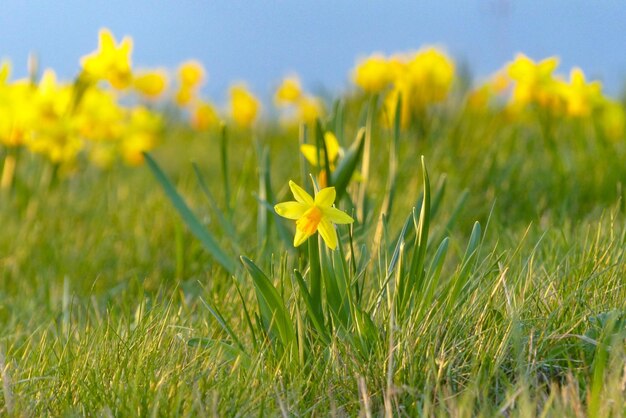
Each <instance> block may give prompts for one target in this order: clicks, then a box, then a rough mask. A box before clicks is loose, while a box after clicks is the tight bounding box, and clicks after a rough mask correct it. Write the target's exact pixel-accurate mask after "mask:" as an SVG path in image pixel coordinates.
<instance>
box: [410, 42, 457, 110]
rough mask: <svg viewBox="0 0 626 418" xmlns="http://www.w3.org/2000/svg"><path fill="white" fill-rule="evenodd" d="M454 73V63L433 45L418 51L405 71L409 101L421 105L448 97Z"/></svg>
mask: <svg viewBox="0 0 626 418" xmlns="http://www.w3.org/2000/svg"><path fill="white" fill-rule="evenodd" d="M454 75H455V69H454V63H453V62H452V60H451V59H450V58H448V56H447V55H446V54H445V53H443V52H442V51H440V50H438V49H436V48H433V47H430V48H427V49H425V50H421V51H418V52H417V53H416V54H415V56H414V57H413V59H412V60H411V61H409V63H408V68H407V72H406V77H407V78H408V80H409V84H410V85H411V90H412V91H411V100H410V101H411V102H412V103H413V105H417V106H421V107H423V106H426V105H428V104H430V103H437V102H441V101H442V100H444V99H445V98H446V97H448V93H449V92H450V89H451V87H452V82H453V81H454Z"/></svg>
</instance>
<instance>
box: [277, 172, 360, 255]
mask: <svg viewBox="0 0 626 418" xmlns="http://www.w3.org/2000/svg"><path fill="white" fill-rule="evenodd" d="M289 187H290V188H291V192H292V193H293V197H294V198H295V199H296V201H295V202H293V201H292V202H283V203H279V204H277V205H276V206H274V210H275V211H276V213H277V214H279V215H280V216H282V217H284V218H287V219H293V220H295V221H296V235H295V237H294V239H293V245H294V247H297V246H299V245H301V244H302V243H304V242H305V241H306V240H307V239H308V238H309V237H310V236H311V235H313V234H314V233H315V232H317V231H319V233H320V235H321V236H322V239H323V240H324V242H325V243H326V246H327V247H328V248H330V249H331V250H334V249H335V248H337V231H336V230H335V227H334V226H333V223H336V224H349V223H352V222H354V219H352V217H350V216H349V215H348V214H346V213H345V212H342V211H341V210H339V209H337V208H335V207H333V203H334V202H335V197H336V192H335V188H334V187H326V188H324V189H322V190H320V191H319V192H318V193H316V195H315V198H313V197H311V195H310V194H308V193H307V192H306V191H305V190H304V189H302V188H301V187H300V186H298V185H297V184H296V183H294V182H293V181H289Z"/></svg>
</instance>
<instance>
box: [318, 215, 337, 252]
mask: <svg viewBox="0 0 626 418" xmlns="http://www.w3.org/2000/svg"><path fill="white" fill-rule="evenodd" d="M317 230H318V231H320V235H321V236H322V238H323V239H324V242H325V243H326V246H327V247H328V248H330V249H331V250H334V249H335V248H337V231H335V227H334V226H333V224H331V223H330V221H329V220H328V219H322V220H321V222H320V224H319V226H318V227H317Z"/></svg>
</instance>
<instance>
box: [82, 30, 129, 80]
mask: <svg viewBox="0 0 626 418" xmlns="http://www.w3.org/2000/svg"><path fill="white" fill-rule="evenodd" d="M132 47H133V42H132V39H131V38H129V37H124V39H122V42H121V43H120V45H119V46H117V45H116V44H115V38H114V37H113V35H112V34H111V32H110V31H109V30H108V29H101V30H100V34H99V44H98V50H97V51H96V52H93V53H91V54H89V55H86V56H84V57H83V58H82V59H81V63H82V67H83V71H84V72H85V74H86V75H87V76H89V77H92V78H94V79H96V80H106V81H108V82H109V83H111V85H112V86H113V87H114V88H116V89H118V90H121V89H125V88H126V87H128V86H129V85H130V83H131V81H132V70H131V61H130V54H131V51H132Z"/></svg>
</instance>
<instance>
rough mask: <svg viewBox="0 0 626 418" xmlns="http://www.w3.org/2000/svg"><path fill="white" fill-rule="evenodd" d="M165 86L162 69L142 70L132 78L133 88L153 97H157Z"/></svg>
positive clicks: (165, 80) (165, 78) (165, 77)
mask: <svg viewBox="0 0 626 418" xmlns="http://www.w3.org/2000/svg"><path fill="white" fill-rule="evenodd" d="M166 86H167V76H166V75H165V72H164V71H160V70H155V71H144V72H141V73H139V74H137V75H136V76H135V77H134V78H133V88H134V89H135V90H136V91H138V92H139V93H140V94H142V95H143V96H146V97H148V98H151V99H154V98H157V97H159V96H160V95H161V94H162V93H163V91H164V90H165V88H166Z"/></svg>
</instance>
